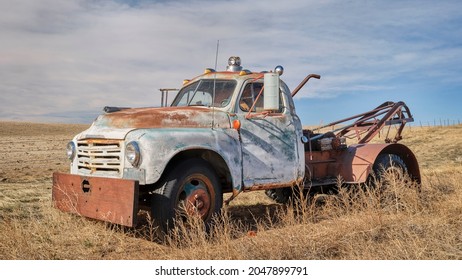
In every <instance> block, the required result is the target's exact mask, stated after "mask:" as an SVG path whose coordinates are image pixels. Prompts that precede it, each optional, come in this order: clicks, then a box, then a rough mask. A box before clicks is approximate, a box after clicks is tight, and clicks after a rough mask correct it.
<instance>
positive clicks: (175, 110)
mask: <svg viewBox="0 0 462 280" xmlns="http://www.w3.org/2000/svg"><path fill="white" fill-rule="evenodd" d="M212 120H213V123H214V127H215V128H217V127H218V128H231V124H230V120H229V116H228V114H227V113H226V112H223V111H220V110H217V109H215V110H212V109H210V108H204V107H166V108H138V109H126V110H122V111H118V112H113V113H109V114H105V115H102V116H101V117H100V118H98V119H97V120H96V121H95V125H96V126H99V127H112V128H161V127H163V128H185V127H186V128H188V127H191V128H205V127H211V126H212Z"/></svg>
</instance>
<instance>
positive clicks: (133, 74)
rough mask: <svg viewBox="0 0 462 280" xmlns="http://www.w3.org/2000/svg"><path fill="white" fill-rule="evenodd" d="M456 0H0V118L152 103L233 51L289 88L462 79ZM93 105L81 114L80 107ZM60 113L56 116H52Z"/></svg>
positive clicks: (315, 91) (367, 88)
mask: <svg viewBox="0 0 462 280" xmlns="http://www.w3.org/2000/svg"><path fill="white" fill-rule="evenodd" d="M460 8H461V4H459V2H458V1H439V2H436V3H434V1H423V2H422V1H418V2H417V1H400V2H399V3H396V4H394V5H390V4H389V2H387V1H373V2H372V1H352V2H350V1H333V0H332V1H322V2H319V1H277V2H267V1H258V2H257V1H245V0H238V1H207V0H195V1H148V0H144V1H143V0H138V1H136V0H131V1H123V0H117V1H110V0H93V1H90V0H69V1H59V0H38V1H27V0H18V1H14V4H13V3H12V2H10V1H6V0H0V34H1V36H0V40H1V41H0V53H1V54H2V55H1V56H0V77H2V81H1V82H0V94H1V95H0V118H4V119H5V118H16V119H21V118H22V119H40V118H41V119H42V120H44V121H55V120H56V119H57V118H59V116H66V115H69V116H72V118H71V119H72V121H77V122H79V121H88V119H90V120H91V119H93V117H94V116H93V115H92V112H95V114H96V113H98V112H99V111H100V110H101V108H103V107H104V106H105V105H114V106H151V105H159V104H160V93H159V91H158V89H159V88H162V87H179V86H180V85H181V81H182V80H183V79H185V78H192V77H194V76H196V75H197V74H199V73H201V72H202V70H203V69H204V68H206V67H213V65H214V63H215V49H216V44H217V40H220V51H219V61H218V68H219V69H224V68H225V64H226V61H227V58H228V57H229V56H231V55H239V56H241V58H242V60H243V64H244V66H245V67H246V68H249V69H251V70H256V71H261V70H269V69H272V68H274V66H276V65H278V64H281V65H283V66H284V67H285V69H286V71H285V74H284V79H285V80H286V82H287V83H288V84H289V86H290V87H291V88H294V87H295V86H296V85H297V84H298V82H299V81H301V80H302V79H303V78H304V77H305V76H306V75H307V74H308V73H313V72H314V73H319V74H321V75H322V76H323V78H322V81H320V82H313V83H311V84H310V86H309V88H307V89H303V90H302V91H301V92H300V93H299V95H298V96H297V98H298V102H303V100H305V99H306V98H307V97H309V98H319V97H322V98H335V97H339V96H342V95H344V94H351V93H353V92H356V93H358V92H359V93H361V92H371V91H372V92H388V91H392V90H394V89H396V88H399V85H398V84H395V83H394V82H393V81H396V80H399V79H404V78H410V79H414V80H419V81H424V80H429V79H438V80H439V81H441V82H444V83H449V84H451V85H453V86H454V85H455V86H459V87H460V86H461V81H460V78H459V77H458V73H460V72H461V70H462V69H461V66H460V65H462V64H461V63H460V62H461V61H460V57H462V55H461V49H460V43H461V42H460V41H461V40H462V39H461V38H462V34H461V31H460V28H458V26H460V23H461V17H460V15H459V11H460ZM90 115H91V116H90ZM56 116H58V117H56Z"/></svg>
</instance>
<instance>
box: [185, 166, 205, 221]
mask: <svg viewBox="0 0 462 280" xmlns="http://www.w3.org/2000/svg"><path fill="white" fill-rule="evenodd" d="M212 192H213V188H212V183H211V181H210V180H209V179H208V178H207V177H205V176H202V175H200V174H198V175H194V176H189V177H187V178H186V179H185V180H184V182H183V184H182V191H181V192H180V195H179V200H178V205H179V208H180V211H181V214H182V215H183V216H198V217H200V218H202V219H203V220H207V219H208V218H209V217H210V214H211V212H212V211H211V209H212V208H213V201H212Z"/></svg>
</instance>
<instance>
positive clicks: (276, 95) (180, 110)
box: [52, 57, 420, 229]
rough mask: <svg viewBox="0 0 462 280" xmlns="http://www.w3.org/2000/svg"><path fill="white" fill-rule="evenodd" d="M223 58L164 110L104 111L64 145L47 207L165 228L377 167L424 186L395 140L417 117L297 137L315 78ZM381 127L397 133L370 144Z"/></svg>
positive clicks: (356, 179)
mask: <svg viewBox="0 0 462 280" xmlns="http://www.w3.org/2000/svg"><path fill="white" fill-rule="evenodd" d="M228 62H229V65H228V66H227V69H226V71H221V72H219V71H215V70H213V69H206V70H205V73H204V74H202V75H200V76H198V77H196V78H194V79H191V80H185V82H184V85H183V87H182V88H181V90H179V92H178V94H177V96H176V97H175V99H174V100H173V102H172V104H171V106H169V107H159V108H136V109H134V108H120V107H106V108H105V113H104V114H102V115H100V116H99V117H98V118H97V119H96V120H95V121H94V122H93V124H92V125H91V127H90V128H89V129H87V130H85V131H83V132H82V133H80V134H78V135H76V136H75V137H74V139H73V140H72V141H71V142H69V144H68V145H67V156H68V157H69V159H70V162H71V163H70V174H66V173H54V174H53V188H52V198H53V203H54V205H55V207H57V208H59V209H61V210H62V211H66V212H71V213H76V214H78V215H82V216H85V217H89V218H93V219H98V220H103V221H108V222H110V223H115V224H120V225H124V226H128V227H133V226H135V225H136V224H137V217H138V212H139V210H144V209H148V210H150V211H151V216H152V217H153V219H154V220H155V221H157V223H158V224H159V225H161V226H162V227H163V228H164V229H168V228H169V226H168V225H171V224H172V223H173V220H174V219H175V218H176V217H178V215H180V216H183V217H186V216H187V215H200V217H202V219H203V220H204V221H206V222H208V221H210V220H211V218H212V216H213V215H214V214H216V213H219V211H220V209H221V207H222V205H223V195H224V194H226V193H229V194H230V195H229V198H228V199H227V200H226V201H225V203H229V202H230V201H231V200H232V199H233V198H235V197H236V196H237V195H238V194H239V193H241V192H246V191H254V190H265V191H266V192H267V194H268V195H269V196H270V197H272V198H273V199H275V200H276V201H280V202H281V201H286V200H287V198H288V197H289V196H290V191H291V190H292V189H293V188H298V187H300V186H301V187H302V188H305V189H315V188H316V187H319V186H329V185H336V184H337V182H338V180H339V178H340V179H341V180H342V182H343V183H345V184H361V183H365V182H367V180H368V179H369V178H370V177H371V176H372V174H373V173H374V172H375V171H378V170H379V166H380V167H381V168H385V169H386V168H399V169H400V170H402V171H405V172H406V173H408V174H409V176H410V178H412V179H413V180H415V181H420V172H419V166H418V163H417V160H416V157H415V156H414V154H413V153H412V151H411V150H410V149H409V148H407V147H406V146H404V145H402V144H398V143H397V142H398V141H399V140H400V139H401V132H402V130H403V128H404V125H405V124H406V123H407V122H410V121H413V118H412V115H411V113H410V111H409V108H408V107H407V106H406V105H405V104H404V103H403V102H397V103H393V102H386V103H384V104H382V105H381V106H379V107H377V108H375V109H374V110H371V111H369V112H366V113H363V114H358V115H356V116H353V117H351V118H347V119H344V120H341V121H338V122H335V123H331V124H328V125H326V126H323V127H320V128H316V129H312V130H307V129H305V130H304V129H303V128H302V124H301V121H300V119H299V117H298V116H297V114H296V112H295V106H294V101H293V96H294V95H295V94H297V92H298V91H299V90H300V89H301V88H302V87H303V86H304V85H305V84H306V82H307V81H308V80H309V79H310V78H317V79H319V78H320V76H319V75H316V74H310V75H308V76H307V77H306V78H305V79H304V80H303V81H302V82H301V83H300V85H299V86H298V87H297V88H296V89H295V90H294V91H292V92H291V91H290V90H289V88H288V87H287V85H286V84H285V83H284V82H283V81H282V80H281V79H280V76H281V75H282V73H283V68H282V67H281V66H277V67H276V68H275V69H274V70H273V71H268V72H260V73H255V72H251V71H249V70H245V69H243V67H242V66H241V65H240V58H239V57H231V58H230V59H229V61H228ZM385 126H389V127H394V129H393V130H392V132H393V133H392V134H396V135H395V136H394V137H392V138H390V137H389V136H390V133H386V137H385V143H380V144H371V143H369V141H370V140H371V139H372V138H373V137H374V136H375V135H376V134H377V133H379V132H382V133H383V131H385V132H390V131H389V130H387V129H386V128H385ZM326 128H332V129H330V131H328V132H322V131H324V130H325V129H326ZM352 141H353V142H354V143H349V142H352Z"/></svg>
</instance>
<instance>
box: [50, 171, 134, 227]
mask: <svg viewBox="0 0 462 280" xmlns="http://www.w3.org/2000/svg"><path fill="white" fill-rule="evenodd" d="M138 194H139V186H138V182H137V181H134V180H125V179H112V178H101V177H85V176H79V175H72V174H64V173H53V189H52V200H53V205H54V206H55V207H56V208H58V209H60V210H61V211H64V212H69V213H74V214H77V215H80V216H85V217H88V218H92V219H97V220H101V221H107V222H110V223H114V224H119V225H124V226H128V227H133V226H135V225H136V222H137V219H136V218H137V213H138Z"/></svg>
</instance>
